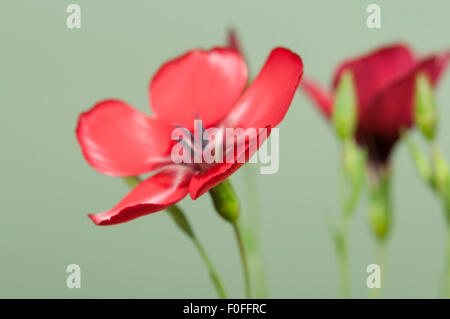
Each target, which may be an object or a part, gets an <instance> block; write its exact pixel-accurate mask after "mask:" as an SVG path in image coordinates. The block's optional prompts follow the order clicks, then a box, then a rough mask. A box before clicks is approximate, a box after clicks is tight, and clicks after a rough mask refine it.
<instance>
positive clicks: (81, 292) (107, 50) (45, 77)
mask: <svg viewBox="0 0 450 319" xmlns="http://www.w3.org/2000/svg"><path fill="white" fill-rule="evenodd" d="M70 3H78V4H80V6H81V15H82V16H81V18H82V22H81V23H82V27H81V29H79V30H70V29H68V28H67V27H66V17H67V13H66V7H67V5H68V4H70ZM369 3H378V4H380V5H381V9H382V28H381V29H379V30H369V29H368V28H367V27H366V25H365V20H366V16H367V14H366V12H365V10H366V7H367V5H368V4H369ZM449 13H450V2H449V1H448V0H442V1H437V0H435V1H412V0H408V1H406V0H396V1H375V0H373V1H365V0H364V1H360V0H358V1H357V0H354V1H334V0H328V1H324V0H308V1H306V0H297V1H216V0H213V1H212V0H207V1H206V0H205V1H195V0H190V1H93V0H90V1H81V0H80V1H75V0H73V1H66V0H60V1H1V4H0V101H1V125H0V130H1V131H0V136H1V137H0V140H1V148H0V154H1V166H0V172H1V178H0V198H1V206H0V207H1V209H0V216H1V219H0V297H3V298H5V297H7V298H10V297H14V298H15V297H25V298H35V297H39V298H49V297H62V298H80V297H86V298H94V297H100V298H103V297H123V298H141V297H146V298H147V297H148V298H166V297H176V298H183V297H198V298H202V297H215V292H214V290H213V288H212V285H211V284H210V282H209V279H208V276H207V274H206V271H205V267H204V265H203V264H202V262H201V260H200V258H198V256H197V252H196V250H195V249H194V248H193V246H192V245H191V243H190V242H189V241H188V240H186V239H185V237H184V236H183V235H182V234H181V233H180V232H179V231H178V230H177V229H176V228H175V227H174V225H173V223H172V221H171V220H170V219H169V217H168V216H167V215H166V214H165V213H164V212H161V213H156V214H153V215H150V216H147V217H144V218H141V219H138V220H135V221H133V222H130V223H126V224H123V225H119V226H115V227H104V228H101V227H96V226H95V225H94V224H93V223H92V222H91V221H90V220H89V219H88V218H87V216H86V215H87V213H89V212H97V211H102V210H105V209H108V208H110V207H111V206H112V205H114V204H115V203H116V202H117V201H118V200H119V199H120V198H121V197H122V196H123V195H125V194H126V192H127V191H128V188H127V186H126V185H125V184H123V183H122V181H121V180H119V179H115V178H112V177H106V176H102V175H100V174H99V173H97V172H96V171H94V170H93V169H92V168H91V167H90V166H88V164H87V163H86V162H85V161H84V159H83V157H82V155H81V152H80V149H79V147H78V144H77V142H76V139H75V134H74V129H75V125H76V121H77V116H78V114H79V113H80V112H82V111H84V110H86V109H88V108H89V107H91V106H92V105H93V104H94V103H95V102H96V101H98V100H101V99H104V98H107V97H117V98H120V99H123V100H125V101H127V102H129V103H130V104H132V105H134V106H136V107H137V108H139V109H140V110H142V111H145V112H149V111H148V101H147V84H148V82H149V79H150V77H151V76H152V74H153V73H154V72H155V71H156V70H157V68H158V66H159V65H161V64H162V63H163V62H164V61H166V60H167V59H170V58H172V57H175V56H177V55H179V54H181V53H183V52H184V51H186V50H188V49H190V48H193V47H203V48H209V47H211V46H216V45H221V44H223V43H224V42H225V33H226V30H227V28H229V27H235V28H236V29H237V30H238V32H239V36H240V38H241V41H242V46H243V48H244V50H245V53H246V56H247V58H248V60H249V64H250V68H251V70H252V72H253V74H255V73H256V72H257V70H259V68H260V67H261V65H262V63H263V62H264V60H265V58H266V56H267V55H268V53H269V51H270V50H271V49H272V48H273V47H275V46H278V45H282V46H286V47H289V48H290V49H292V50H294V51H296V52H298V53H299V54H301V56H302V57H303V60H304V64H305V73H306V74H307V75H309V76H312V77H315V78H316V79H318V80H319V81H321V82H322V83H326V84H328V83H329V82H330V77H331V74H332V72H333V68H334V67H335V65H336V64H337V63H338V62H339V61H340V60H341V59H343V58H345V57H348V56H351V55H355V54H359V53H360V52H365V51H367V50H370V49H371V48H374V47H375V46H378V45H381V44H384V43H392V42H394V41H403V42H407V43H409V44H411V45H412V46H413V47H414V48H415V49H416V50H417V52H419V53H421V54H425V53H428V52H431V51H434V50H442V49H444V48H449V47H450V37H449V33H450V32H449V31H450V25H449V20H448V19H449ZM437 100H438V102H439V104H440V110H441V115H442V117H441V119H442V125H441V130H440V143H441V146H442V147H443V148H444V150H445V152H446V155H447V156H448V157H450V144H449V143H448V142H449V136H450V108H449V106H450V105H449V101H450V74H447V76H446V77H445V79H444V80H443V82H442V85H441V86H440V89H439V92H438V94H437ZM280 141H281V146H280V153H281V154H280V160H281V163H280V170H279V172H278V174H275V175H259V176H258V183H259V185H258V187H259V191H260V199H261V207H262V212H261V214H262V216H261V221H262V234H263V239H262V246H263V254H264V260H265V262H266V271H267V277H268V286H269V296H270V297H275V298H310V297H325V298H331V297H337V296H338V286H337V270H336V261H335V255H334V251H333V247H332V243H331V241H330V238H329V235H328V233H327V229H326V225H325V218H324V213H325V212H326V211H327V210H328V211H332V212H335V210H336V209H335V205H336V203H337V198H336V187H337V177H336V169H337V165H338V161H337V160H338V158H339V157H338V155H339V153H338V147H337V145H336V142H335V139H334V136H333V134H332V132H331V130H330V129H329V128H328V127H327V125H326V123H325V122H324V121H323V119H322V118H321V116H320V114H319V113H318V112H317V111H316V110H315V109H314V106H313V105H312V104H311V103H310V102H309V101H308V100H306V99H305V97H304V96H302V95H301V94H298V95H296V97H295V98H294V101H293V103H292V105H291V108H290V110H289V112H288V114H287V116H286V118H285V120H284V121H283V123H282V124H281V126H280ZM394 155H395V159H394V165H395V184H394V191H395V209H396V212H395V228H394V231H393V234H392V238H391V242H390V246H389V250H388V259H387V260H388V262H387V268H386V275H385V276H384V277H383V278H382V279H383V285H384V292H383V294H384V296H385V297H405V298H410V297H435V296H437V292H438V288H437V284H438V278H439V275H440V273H441V270H442V267H443V261H444V249H445V246H444V244H445V239H446V237H445V232H444V230H445V227H444V219H443V214H442V213H441V211H440V206H439V204H438V203H437V201H435V199H434V197H433V195H432V194H431V193H430V192H429V191H428V189H427V188H426V187H424V185H423V184H422V183H421V182H419V179H418V178H417V177H416V175H415V172H414V168H413V166H412V164H411V162H410V160H409V157H408V154H407V152H406V149H405V147H404V146H403V145H402V146H400V147H398V148H397V149H396V152H395V154H394ZM244 175H245V174H243V172H241V171H240V172H238V173H237V174H235V175H234V176H233V178H232V181H233V183H234V184H235V185H236V187H237V188H238V190H239V192H240V193H243V191H244V188H243V187H244V183H243V177H244ZM242 201H243V202H244V203H245V201H244V199H242ZM181 206H182V207H183V208H184V209H185V210H186V211H187V212H188V214H189V217H190V218H191V220H192V222H193V225H194V227H195V229H196V231H197V233H198V234H199V236H200V237H201V239H202V240H203V242H204V243H205V245H206V248H207V250H208V251H209V252H210V254H211V256H212V258H213V260H214V263H215V264H216V265H217V267H218V268H219V271H220V273H221V274H222V275H223V277H224V279H225V281H226V285H227V286H228V288H229V290H230V294H231V295H232V296H233V297H243V288H242V282H241V269H240V264H239V259H238V253H237V250H236V247H235V241H234V238H233V234H232V231H231V228H230V227H229V226H228V225H226V224H225V223H224V222H223V221H222V220H221V219H220V218H219V217H218V216H217V214H216V213H214V212H213V210H212V205H211V203H210V199H209V198H208V196H203V197H202V198H200V199H199V200H197V201H195V202H194V201H192V200H191V199H190V198H186V199H185V200H183V202H182V203H181ZM244 207H245V205H244ZM350 248H351V266H352V288H353V293H354V296H355V297H361V298H363V297H366V296H367V288H366V286H365V280H366V266H367V265H368V264H370V263H373V262H374V258H373V257H374V242H373V238H372V236H371V234H370V232H369V229H368V225H367V219H366V215H365V210H364V204H363V203H361V205H360V207H359V210H358V211H357V212H356V217H355V219H354V220H353V223H352V227H351V242H350ZM71 263H75V264H79V265H80V266H81V269H82V288H81V289H68V288H67V287H66V276H67V274H66V272H65V269H66V266H67V265H68V264H71Z"/></svg>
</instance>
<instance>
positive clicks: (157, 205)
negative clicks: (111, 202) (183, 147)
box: [89, 166, 192, 225]
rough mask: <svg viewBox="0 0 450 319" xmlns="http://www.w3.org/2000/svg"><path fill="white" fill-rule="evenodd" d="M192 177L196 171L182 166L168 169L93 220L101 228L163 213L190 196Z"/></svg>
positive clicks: (92, 217)
mask: <svg viewBox="0 0 450 319" xmlns="http://www.w3.org/2000/svg"><path fill="white" fill-rule="evenodd" d="M191 176H192V171H191V170H189V169H187V168H184V167H181V166H180V167H172V168H166V169H164V170H163V171H162V172H160V173H158V174H156V175H154V176H152V177H150V178H148V179H147V180H146V181H144V182H142V183H141V184H139V185H138V186H137V187H135V188H134V189H133V190H132V191H131V192H130V193H129V194H128V195H127V196H125V198H124V199H122V200H121V201H120V203H119V204H117V206H116V207H114V208H113V209H111V210H109V211H107V212H104V213H100V214H91V215H89V217H90V218H91V219H92V220H93V222H94V223H96V224H97V225H114V224H120V223H124V222H127V221H130V220H132V219H135V218H138V217H140V216H144V215H147V214H151V213H155V212H157V211H160V210H162V209H164V208H166V207H168V206H170V205H173V204H175V203H176V202H178V201H180V200H181V199H183V197H184V196H186V194H187V193H188V185H189V180H190V178H191Z"/></svg>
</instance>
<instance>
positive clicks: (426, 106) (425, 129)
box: [414, 73, 437, 140]
mask: <svg viewBox="0 0 450 319" xmlns="http://www.w3.org/2000/svg"><path fill="white" fill-rule="evenodd" d="M414 106H415V123H416V125H417V126H418V127H419V128H420V130H421V131H422V134H423V135H424V136H425V137H426V138H427V139H429V140H433V139H434V136H435V132H436V126H437V111H436V102H435V99H434V92H433V86H432V84H431V81H430V80H429V78H428V77H427V76H426V75H425V73H419V74H418V75H417V76H416V83H415V95H414Z"/></svg>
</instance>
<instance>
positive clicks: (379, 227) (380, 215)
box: [369, 199, 389, 240]
mask: <svg viewBox="0 0 450 319" xmlns="http://www.w3.org/2000/svg"><path fill="white" fill-rule="evenodd" d="M369 219H370V223H371V225H372V229H373V231H374V232H375V235H376V236H377V238H378V239H380V240H384V239H385V238H386V235H387V233H388V230H389V211H388V209H387V207H386V205H385V203H384V202H383V201H382V200H380V199H377V200H374V199H372V200H371V201H370V207H369Z"/></svg>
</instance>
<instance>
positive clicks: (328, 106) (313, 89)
mask: <svg viewBox="0 0 450 319" xmlns="http://www.w3.org/2000/svg"><path fill="white" fill-rule="evenodd" d="M300 87H301V88H303V89H304V90H305V93H306V95H307V96H308V97H309V98H310V99H311V100H313V101H314V102H315V103H316V105H317V106H318V107H319V109H320V111H321V112H322V113H323V114H324V115H325V116H326V117H327V118H329V117H331V114H332V111H333V102H332V98H331V96H330V94H329V93H328V92H326V91H325V90H324V89H322V88H321V87H320V86H319V85H318V84H317V83H315V82H314V81H311V80H309V79H304V80H303V81H302V85H301V86H300Z"/></svg>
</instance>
